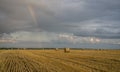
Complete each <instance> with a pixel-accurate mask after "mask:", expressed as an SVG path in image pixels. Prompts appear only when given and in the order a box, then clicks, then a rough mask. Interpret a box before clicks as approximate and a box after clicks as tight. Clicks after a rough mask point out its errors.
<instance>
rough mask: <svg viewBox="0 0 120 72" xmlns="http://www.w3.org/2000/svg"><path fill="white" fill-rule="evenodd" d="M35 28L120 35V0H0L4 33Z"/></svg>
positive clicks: (107, 35) (49, 30)
mask: <svg viewBox="0 0 120 72" xmlns="http://www.w3.org/2000/svg"><path fill="white" fill-rule="evenodd" d="M42 1H43V3H41V2H42ZM27 4H30V5H31V6H32V8H33V10H34V13H35V15H36V17H35V18H36V21H37V23H38V24H37V25H36V24H34V21H33V18H32V16H31V14H30V12H29V9H28V8H27ZM35 29H40V30H43V31H48V32H55V33H56V32H57V33H73V34H74V35H76V36H84V37H91V36H92V37H99V38H116V39H117V38H118V39H119V38H120V0H114V1H113V0H52V1H49V0H39V1H38V0H30V1H29V0H26V1H24V0H0V33H7V32H9V33H11V32H14V31H21V30H22V31H32V30H35Z"/></svg>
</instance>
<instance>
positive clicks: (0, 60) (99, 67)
mask: <svg viewBox="0 0 120 72" xmlns="http://www.w3.org/2000/svg"><path fill="white" fill-rule="evenodd" d="M118 54H119V53H117V54H116V55H117V56H118ZM107 56H109V55H107ZM112 56H113V55H112ZM116 66H117V67H119V66H120V61H119V58H118V59H117V58H115V59H114V57H113V58H112V57H111V58H102V56H101V57H100V55H99V56H98V57H97V56H92V55H91V56H85V55H83V56H82V55H79V52H76V54H72V53H63V52H59V51H58V52H57V51H54V50H53V51H42V50H37V51H36V50H5V51H0V72H120V69H119V68H117V67H116Z"/></svg>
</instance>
